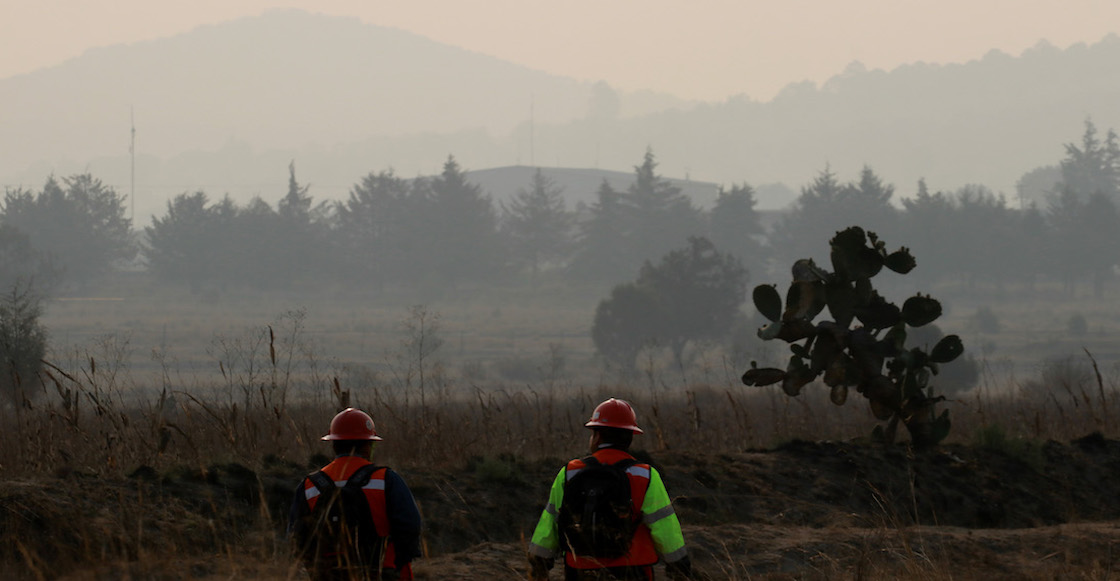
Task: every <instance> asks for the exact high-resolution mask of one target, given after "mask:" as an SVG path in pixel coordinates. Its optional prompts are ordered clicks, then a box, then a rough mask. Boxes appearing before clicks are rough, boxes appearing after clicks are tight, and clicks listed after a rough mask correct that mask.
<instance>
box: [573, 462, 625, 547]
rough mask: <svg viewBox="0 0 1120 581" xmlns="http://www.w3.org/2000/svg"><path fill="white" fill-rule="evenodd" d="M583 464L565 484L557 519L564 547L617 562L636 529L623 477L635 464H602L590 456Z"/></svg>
mask: <svg viewBox="0 0 1120 581" xmlns="http://www.w3.org/2000/svg"><path fill="white" fill-rule="evenodd" d="M583 462H584V464H586V466H585V467H584V468H583V469H582V470H580V471H579V472H578V473H577V474H576V475H575V476H573V477H572V478H571V480H568V481H567V482H566V483H565V484H564V500H563V501H562V502H561V503H560V514H559V518H558V525H559V529H560V536H561V538H562V541H563V543H564V548H565V549H566V550H568V551H571V552H572V553H574V554H576V555H580V556H583V557H593V558H599V559H616V558H618V557H621V556H623V555H625V554H626V553H627V552H629V550H630V542H631V541H632V540H633V538H634V531H635V530H636V529H637V528H638V515H635V514H634V506H633V499H632V497H631V494H630V478H629V477H628V476H626V469H627V468H629V467H631V466H633V465H634V464H636V463H637V461H635V460H633V459H630V458H627V459H626V460H623V461H621V462H618V463H615V464H603V463H601V462H599V460H597V459H596V458H595V457H594V456H589V457H587V458H584V460H583Z"/></svg>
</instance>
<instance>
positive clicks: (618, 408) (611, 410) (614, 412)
mask: <svg viewBox="0 0 1120 581" xmlns="http://www.w3.org/2000/svg"><path fill="white" fill-rule="evenodd" d="M583 425H584V426H586V427H588V428H621V429H623V430H630V431H631V432H634V433H635V434H641V433H642V429H641V428H639V427H638V416H637V415H636V414H635V413H634V408H632V407H630V404H629V403H628V402H627V401H626V400H621V399H615V398H613V397H612V398H610V399H608V400H607V401H605V402H603V403H601V404H599V406H598V407H596V408H595V411H594V412H593V413H592V414H591V419H590V420H588V421H587V423H586V424H583Z"/></svg>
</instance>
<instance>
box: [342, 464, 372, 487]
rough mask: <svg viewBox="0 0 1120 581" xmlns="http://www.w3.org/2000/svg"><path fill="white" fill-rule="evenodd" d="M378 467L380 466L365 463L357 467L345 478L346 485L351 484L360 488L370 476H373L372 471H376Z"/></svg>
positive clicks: (367, 481)
mask: <svg viewBox="0 0 1120 581" xmlns="http://www.w3.org/2000/svg"><path fill="white" fill-rule="evenodd" d="M380 468H381V466H374V465H373V464H366V465H365V466H362V467H361V468H358V469H357V470H355V471H354V473H353V474H351V475H350V478H347V479H346V486H348V487H350V486H352V487H355V488H361V487H363V486H365V485H366V484H368V483H369V479H370V477H371V476H373V473H374V472H377V471H378V470H379V469H380Z"/></svg>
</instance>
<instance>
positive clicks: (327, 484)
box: [307, 470, 334, 493]
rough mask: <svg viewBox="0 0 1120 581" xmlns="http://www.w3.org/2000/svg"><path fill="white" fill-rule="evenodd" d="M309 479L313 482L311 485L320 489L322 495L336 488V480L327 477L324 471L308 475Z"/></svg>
mask: <svg viewBox="0 0 1120 581" xmlns="http://www.w3.org/2000/svg"><path fill="white" fill-rule="evenodd" d="M307 479H308V480H310V481H311V484H314V485H315V488H318V489H319V492H320V493H322V492H324V491H327V490H330V489H332V488H334V480H332V479H331V477H330V476H327V473H326V472H323V471H322V470H318V471H316V472H313V473H311V474H308V475H307Z"/></svg>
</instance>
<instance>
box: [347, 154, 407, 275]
mask: <svg viewBox="0 0 1120 581" xmlns="http://www.w3.org/2000/svg"><path fill="white" fill-rule="evenodd" d="M411 192H412V187H411V185H410V183H409V182H408V181H407V180H404V179H402V178H399V177H397V176H396V175H395V174H394V173H393V172H392V171H391V170H389V171H382V172H380V173H377V174H373V173H370V174H368V175H366V176H365V177H363V178H362V181H361V182H359V183H358V184H355V185H354V186H353V187H351V188H350V196H349V197H348V198H347V199H346V201H345V202H340V203H339V204H338V206H337V210H336V214H337V232H336V234H337V241H338V247H337V249H336V254H337V255H338V257H339V258H338V261H339V262H340V263H341V264H342V265H343V269H342V271H343V274H342V276H343V278H344V279H357V280H361V281H369V282H373V283H374V284H376V285H377V286H378V287H379V288H380V287H381V286H382V285H383V284H384V283H385V282H387V281H388V280H389V279H390V278H392V277H400V276H403V275H405V270H406V268H405V265H406V263H407V260H408V256H407V254H406V251H405V248H406V242H407V241H408V240H409V237H410V234H409V232H410V230H411V229H412V228H411V225H410V223H409V222H408V219H409V212H408V204H409V196H410V194H411Z"/></svg>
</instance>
